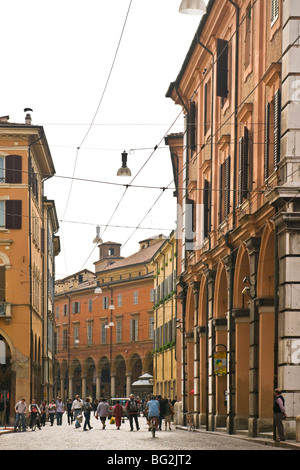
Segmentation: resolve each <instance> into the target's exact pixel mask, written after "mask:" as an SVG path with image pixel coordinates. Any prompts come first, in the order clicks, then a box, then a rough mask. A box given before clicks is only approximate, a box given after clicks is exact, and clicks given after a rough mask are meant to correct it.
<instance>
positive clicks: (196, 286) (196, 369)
mask: <svg viewBox="0 0 300 470" xmlns="http://www.w3.org/2000/svg"><path fill="white" fill-rule="evenodd" d="M192 289H193V294H194V331H193V332H194V337H193V340H194V412H195V413H194V421H195V424H196V427H199V421H200V417H199V415H200V349H199V335H198V330H197V326H198V306H199V289H200V282H193V284H192Z"/></svg>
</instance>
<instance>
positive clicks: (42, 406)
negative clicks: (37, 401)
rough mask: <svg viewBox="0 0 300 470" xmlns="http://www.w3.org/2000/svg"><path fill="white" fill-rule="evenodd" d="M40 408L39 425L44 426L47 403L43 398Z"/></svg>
mask: <svg viewBox="0 0 300 470" xmlns="http://www.w3.org/2000/svg"><path fill="white" fill-rule="evenodd" d="M40 410H41V426H45V424H46V418H47V413H48V405H47V401H46V400H44V401H43V403H42V404H41V405H40Z"/></svg>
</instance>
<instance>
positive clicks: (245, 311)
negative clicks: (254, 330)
mask: <svg viewBox="0 0 300 470" xmlns="http://www.w3.org/2000/svg"><path fill="white" fill-rule="evenodd" d="M249 282H250V265H249V255H248V250H247V247H246V246H245V244H242V245H241V246H240V248H239V250H238V253H237V257H236V263H235V275H234V287H233V305H234V310H233V316H234V322H235V341H234V343H235V358H236V361H235V377H234V379H235V380H234V384H235V418H234V423H235V430H237V429H247V427H248V418H249V367H250V364H249V355H250V310H249V300H250V288H249Z"/></svg>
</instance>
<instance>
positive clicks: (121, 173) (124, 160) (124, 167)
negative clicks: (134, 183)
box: [117, 150, 131, 176]
mask: <svg viewBox="0 0 300 470" xmlns="http://www.w3.org/2000/svg"><path fill="white" fill-rule="evenodd" d="M121 155H122V166H121V168H119V170H118V172H117V176H131V171H130V170H129V168H128V167H127V155H128V153H127V152H125V150H124V152H123V153H122V154H121Z"/></svg>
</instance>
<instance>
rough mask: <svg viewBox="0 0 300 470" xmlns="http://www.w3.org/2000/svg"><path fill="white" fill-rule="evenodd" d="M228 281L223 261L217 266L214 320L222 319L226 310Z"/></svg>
mask: <svg viewBox="0 0 300 470" xmlns="http://www.w3.org/2000/svg"><path fill="white" fill-rule="evenodd" d="M227 298H228V279H227V273H226V268H225V265H224V263H223V261H220V262H219V264H218V269H217V274H216V280H215V299H214V315H213V316H214V318H218V319H224V318H225V314H226V312H227V309H228V300H227Z"/></svg>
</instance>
